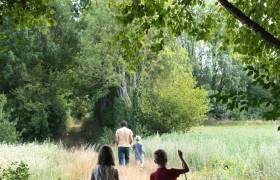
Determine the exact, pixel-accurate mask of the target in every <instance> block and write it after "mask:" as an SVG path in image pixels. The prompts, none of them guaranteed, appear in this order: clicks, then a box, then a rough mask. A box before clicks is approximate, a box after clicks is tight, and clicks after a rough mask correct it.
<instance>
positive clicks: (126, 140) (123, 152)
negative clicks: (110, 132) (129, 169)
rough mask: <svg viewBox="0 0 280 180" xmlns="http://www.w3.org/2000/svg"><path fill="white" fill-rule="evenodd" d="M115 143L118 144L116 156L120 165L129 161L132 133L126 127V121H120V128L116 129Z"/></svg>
mask: <svg viewBox="0 0 280 180" xmlns="http://www.w3.org/2000/svg"><path fill="white" fill-rule="evenodd" d="M115 141H116V144H117V145H118V157H119V164H120V166H124V165H128V163H129V148H130V146H131V143H132V141H133V133H132V131H131V130H130V129H129V128H127V122H126V121H122V122H121V128H119V129H117V131H116V140H115Z"/></svg>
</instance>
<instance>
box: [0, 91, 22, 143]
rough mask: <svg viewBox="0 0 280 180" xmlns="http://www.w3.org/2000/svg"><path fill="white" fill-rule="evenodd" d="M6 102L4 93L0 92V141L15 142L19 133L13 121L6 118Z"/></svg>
mask: <svg viewBox="0 0 280 180" xmlns="http://www.w3.org/2000/svg"><path fill="white" fill-rule="evenodd" d="M6 103H7V99H6V97H5V95H3V94H0V142H4V143H15V142H17V140H18V136H19V134H18V133H17V131H16V126H15V123H13V122H9V120H8V118H9V116H8V113H7V112H6V111H5V109H4V106H5V105H6Z"/></svg>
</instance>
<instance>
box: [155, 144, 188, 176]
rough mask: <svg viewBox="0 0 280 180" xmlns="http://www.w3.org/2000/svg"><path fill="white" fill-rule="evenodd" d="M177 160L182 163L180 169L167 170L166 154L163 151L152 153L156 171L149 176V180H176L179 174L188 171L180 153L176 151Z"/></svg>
mask: <svg viewBox="0 0 280 180" xmlns="http://www.w3.org/2000/svg"><path fill="white" fill-rule="evenodd" d="M178 155H179V158H180V160H181V162H182V169H174V168H171V169H167V168H166V165H167V154H166V152H165V151H164V150H162V149H159V150H157V151H155V153H154V161H155V163H156V164H157V165H158V169H157V170H156V171H155V172H153V173H152V174H151V176H150V180H176V179H177V177H179V176H180V174H184V173H187V172H189V171H190V169H189V166H188V165H187V163H186V161H185V160H184V158H183V153H182V151H180V150H178Z"/></svg>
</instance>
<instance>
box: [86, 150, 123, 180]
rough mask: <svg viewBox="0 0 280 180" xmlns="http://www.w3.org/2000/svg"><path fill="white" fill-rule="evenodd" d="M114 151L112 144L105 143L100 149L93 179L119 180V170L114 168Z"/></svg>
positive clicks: (92, 175)
mask: <svg viewBox="0 0 280 180" xmlns="http://www.w3.org/2000/svg"><path fill="white" fill-rule="evenodd" d="M114 166H115V159H114V153H113V150H112V148H111V147H110V146H108V145H104V146H102V148H101V150H100V151H99V155H98V160H97V166H96V167H95V169H94V170H93V171H92V174H91V180H119V173H118V170H117V169H115V168H114Z"/></svg>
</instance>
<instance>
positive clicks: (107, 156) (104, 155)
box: [97, 145, 115, 166]
mask: <svg viewBox="0 0 280 180" xmlns="http://www.w3.org/2000/svg"><path fill="white" fill-rule="evenodd" d="M97 164H99V165H105V166H114V165H115V158H114V153H113V150H112V148H111V147H110V146H108V145H103V146H102V148H101V149H100V151H99V154H98V161H97Z"/></svg>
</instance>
